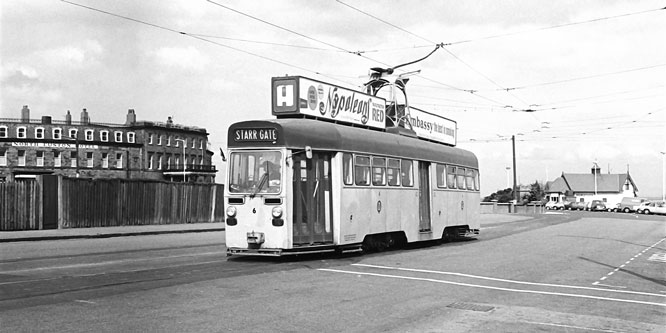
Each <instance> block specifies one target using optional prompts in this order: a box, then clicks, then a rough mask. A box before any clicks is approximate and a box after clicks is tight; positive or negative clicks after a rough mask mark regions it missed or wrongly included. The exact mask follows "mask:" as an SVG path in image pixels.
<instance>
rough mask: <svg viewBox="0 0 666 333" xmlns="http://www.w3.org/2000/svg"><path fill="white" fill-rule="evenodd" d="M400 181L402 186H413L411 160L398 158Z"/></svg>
mask: <svg viewBox="0 0 666 333" xmlns="http://www.w3.org/2000/svg"><path fill="white" fill-rule="evenodd" d="M400 182H401V183H402V186H404V187H414V161H413V160H400Z"/></svg>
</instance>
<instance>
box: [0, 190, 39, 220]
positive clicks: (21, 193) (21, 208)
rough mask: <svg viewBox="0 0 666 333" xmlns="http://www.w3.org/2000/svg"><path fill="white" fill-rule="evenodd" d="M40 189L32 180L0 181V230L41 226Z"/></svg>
mask: <svg viewBox="0 0 666 333" xmlns="http://www.w3.org/2000/svg"><path fill="white" fill-rule="evenodd" d="M41 189H42V187H41V184H40V183H38V182H37V181H34V180H30V181H18V182H12V183H0V231H6V230H39V229H41V228H42V223H41V221H42V195H41V192H42V191H41Z"/></svg>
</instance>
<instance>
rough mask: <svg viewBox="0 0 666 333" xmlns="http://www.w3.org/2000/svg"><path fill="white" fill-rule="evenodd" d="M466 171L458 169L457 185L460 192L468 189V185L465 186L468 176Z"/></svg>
mask: <svg viewBox="0 0 666 333" xmlns="http://www.w3.org/2000/svg"><path fill="white" fill-rule="evenodd" d="M465 170H466V169H465V168H461V167H457V168H456V184H457V185H458V189H460V190H465V189H467V185H466V184H465V183H466V182H465V176H466V171H465Z"/></svg>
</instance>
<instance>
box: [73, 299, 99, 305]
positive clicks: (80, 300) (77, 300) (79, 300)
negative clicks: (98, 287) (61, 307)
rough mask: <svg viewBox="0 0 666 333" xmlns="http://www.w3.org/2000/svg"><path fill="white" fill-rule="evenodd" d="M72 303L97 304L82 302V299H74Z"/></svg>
mask: <svg viewBox="0 0 666 333" xmlns="http://www.w3.org/2000/svg"><path fill="white" fill-rule="evenodd" d="M74 302H78V303H86V304H97V303H95V302H92V301H86V300H82V299H75V300H74Z"/></svg>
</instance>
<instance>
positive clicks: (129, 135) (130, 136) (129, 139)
mask: <svg viewBox="0 0 666 333" xmlns="http://www.w3.org/2000/svg"><path fill="white" fill-rule="evenodd" d="M135 137H136V135H135V134H134V132H128V133H127V142H129V143H134V138H135Z"/></svg>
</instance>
